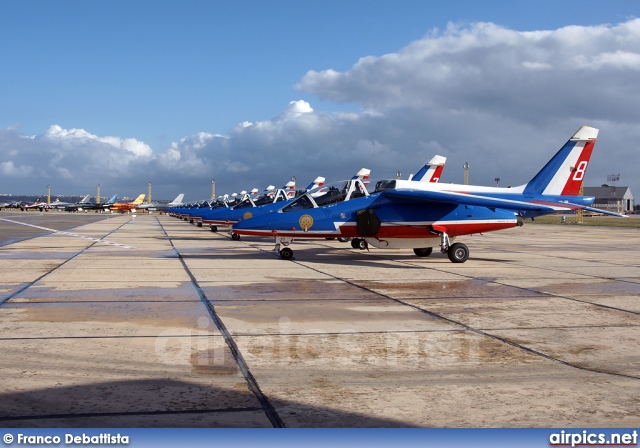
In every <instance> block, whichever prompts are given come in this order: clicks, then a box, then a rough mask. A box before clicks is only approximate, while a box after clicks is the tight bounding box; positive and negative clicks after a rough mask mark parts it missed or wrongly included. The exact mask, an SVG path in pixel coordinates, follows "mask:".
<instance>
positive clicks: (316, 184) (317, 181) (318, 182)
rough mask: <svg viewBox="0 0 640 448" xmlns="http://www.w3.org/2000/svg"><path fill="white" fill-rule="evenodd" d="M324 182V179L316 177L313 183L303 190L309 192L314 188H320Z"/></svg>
mask: <svg viewBox="0 0 640 448" xmlns="http://www.w3.org/2000/svg"><path fill="white" fill-rule="evenodd" d="M324 181H325V178H324V177H320V176H318V177H316V179H315V180H314V181H313V182H311V183H310V184H309V186H308V187H307V188H305V190H307V191H309V190H313V189H314V188H316V187H321V186H323V185H324Z"/></svg>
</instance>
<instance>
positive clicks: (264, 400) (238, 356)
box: [156, 217, 285, 428]
mask: <svg viewBox="0 0 640 448" xmlns="http://www.w3.org/2000/svg"><path fill="white" fill-rule="evenodd" d="M156 222H157V223H158V225H159V226H160V228H161V229H162V231H163V232H164V234H165V235H166V237H167V239H168V240H169V243H170V244H171V247H172V248H173V250H174V251H175V253H176V254H177V255H178V258H179V260H180V263H181V264H182V267H183V268H184V270H185V272H186V273H187V275H188V276H189V278H190V279H191V284H192V285H193V287H194V288H195V290H196V292H197V293H198V295H199V296H200V300H201V301H202V303H203V304H204V305H205V307H206V309H207V311H208V312H209V315H210V317H211V319H212V320H213V322H214V324H215V325H216V327H217V328H218V331H220V333H221V334H222V336H223V338H224V340H225V342H226V344H227V346H228V347H229V350H230V351H231V354H232V355H233V358H234V359H235V361H236V363H237V364H238V367H239V368H240V371H241V372H242V375H243V376H244V379H245V381H246V382H247V385H248V387H249V390H250V391H251V392H252V393H253V394H254V395H255V397H256V398H257V399H258V402H259V403H260V405H261V406H262V410H263V412H264V413H265V415H266V416H267V418H268V419H269V421H270V422H271V424H272V425H273V427H274V428H284V427H285V424H284V421H283V420H282V419H281V418H280V416H279V415H278V412H277V411H276V409H275V408H274V407H273V405H272V404H271V401H270V400H269V398H268V397H267V396H266V395H265V394H264V392H262V390H261V389H260V386H259V385H258V382H257V380H256V379H255V377H254V376H253V374H252V373H251V371H250V370H249V366H248V364H247V362H246V361H245V359H244V357H243V356H242V353H241V352H240V349H239V348H238V345H237V344H236V342H235V341H234V340H233V337H232V336H231V333H229V330H228V329H227V327H226V326H225V325H224V322H222V320H221V319H220V317H219V316H218V313H217V312H216V310H215V307H214V306H213V305H212V304H211V302H210V301H209V299H208V298H207V296H206V294H205V293H204V291H203V290H202V288H201V287H200V285H199V284H198V281H197V279H196V278H195V276H194V275H193V273H192V272H191V270H190V269H189V267H188V266H187V263H186V262H185V261H184V258H183V257H182V254H180V252H179V251H178V249H176V247H175V246H174V245H173V241H172V240H171V237H170V236H169V235H168V234H167V231H166V230H165V228H164V226H163V225H162V223H161V222H160V220H159V219H158V218H157V217H156Z"/></svg>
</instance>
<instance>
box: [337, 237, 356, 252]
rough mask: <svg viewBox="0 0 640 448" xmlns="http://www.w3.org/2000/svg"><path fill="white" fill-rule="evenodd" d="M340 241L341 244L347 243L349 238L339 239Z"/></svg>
mask: <svg viewBox="0 0 640 448" xmlns="http://www.w3.org/2000/svg"><path fill="white" fill-rule="evenodd" d="M338 241H340V242H341V243H346V242H347V241H349V238H343V237H338ZM354 249H355V247H354Z"/></svg>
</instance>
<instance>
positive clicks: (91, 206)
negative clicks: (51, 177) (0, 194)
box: [0, 193, 184, 213]
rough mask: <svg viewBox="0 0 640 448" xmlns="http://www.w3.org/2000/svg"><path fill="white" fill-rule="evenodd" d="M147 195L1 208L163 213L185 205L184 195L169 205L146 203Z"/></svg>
mask: <svg viewBox="0 0 640 448" xmlns="http://www.w3.org/2000/svg"><path fill="white" fill-rule="evenodd" d="M144 198H145V194H141V195H139V196H138V197H137V198H136V199H135V200H133V201H131V202H117V201H118V195H117V194H114V195H113V196H112V197H111V198H110V199H109V200H107V201H106V202H102V203H97V202H92V201H91V195H90V194H88V195H86V196H85V197H84V198H82V199H81V200H80V201H78V202H62V201H60V200H59V199H56V200H55V201H54V202H51V203H50V204H47V203H46V202H43V201H41V200H40V199H38V200H37V201H35V202H34V203H32V204H25V203H20V204H8V203H3V204H0V208H8V207H11V208H19V209H20V210H22V211H28V210H40V211H47V210H50V209H57V210H64V211H68V212H82V211H84V212H86V211H96V212H119V213H126V212H134V211H136V210H148V211H163V210H166V209H168V208H171V207H178V206H180V205H182V204H183V202H182V200H183V198H184V194H182V193H181V194H179V195H178V196H177V197H176V198H175V199H174V200H173V201H171V202H169V203H162V202H152V203H146V204H145V203H144Z"/></svg>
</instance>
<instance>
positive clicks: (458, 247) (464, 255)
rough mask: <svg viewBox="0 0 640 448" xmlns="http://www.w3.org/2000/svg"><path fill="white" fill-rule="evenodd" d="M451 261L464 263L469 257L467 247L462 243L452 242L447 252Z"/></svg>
mask: <svg viewBox="0 0 640 448" xmlns="http://www.w3.org/2000/svg"><path fill="white" fill-rule="evenodd" d="M447 255H448V256H449V260H451V262H452V263H464V262H465V261H467V260H468V259H469V248H468V247H467V246H466V245H464V244H462V243H454V244H452V245H451V247H450V248H449V251H448V252H447Z"/></svg>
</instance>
